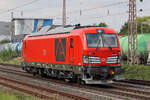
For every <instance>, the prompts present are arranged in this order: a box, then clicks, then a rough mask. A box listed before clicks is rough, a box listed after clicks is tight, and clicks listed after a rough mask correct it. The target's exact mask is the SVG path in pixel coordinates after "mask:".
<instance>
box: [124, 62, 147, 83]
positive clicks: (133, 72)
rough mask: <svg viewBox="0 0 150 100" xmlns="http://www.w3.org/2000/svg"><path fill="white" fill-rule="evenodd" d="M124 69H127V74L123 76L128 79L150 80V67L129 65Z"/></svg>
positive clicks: (125, 65)
mask: <svg viewBox="0 0 150 100" xmlns="http://www.w3.org/2000/svg"><path fill="white" fill-rule="evenodd" d="M123 68H124V69H125V73H124V74H123V76H124V77H125V78H126V79H139V80H150V77H149V76H150V66H144V65H133V66H129V65H127V64H124V65H123Z"/></svg>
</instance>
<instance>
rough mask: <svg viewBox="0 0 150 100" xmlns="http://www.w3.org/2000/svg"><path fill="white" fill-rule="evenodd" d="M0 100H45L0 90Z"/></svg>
mask: <svg viewBox="0 0 150 100" xmlns="http://www.w3.org/2000/svg"><path fill="white" fill-rule="evenodd" d="M0 100H43V99H39V98H37V97H32V96H25V95H23V94H19V93H15V92H12V91H8V90H4V89H2V88H0Z"/></svg>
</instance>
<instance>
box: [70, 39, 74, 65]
mask: <svg viewBox="0 0 150 100" xmlns="http://www.w3.org/2000/svg"><path fill="white" fill-rule="evenodd" d="M69 63H74V39H73V37H70V38H69Z"/></svg>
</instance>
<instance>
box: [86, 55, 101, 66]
mask: <svg viewBox="0 0 150 100" xmlns="http://www.w3.org/2000/svg"><path fill="white" fill-rule="evenodd" d="M83 63H85V64H88V63H89V64H100V57H92V56H85V55H84V56H83Z"/></svg>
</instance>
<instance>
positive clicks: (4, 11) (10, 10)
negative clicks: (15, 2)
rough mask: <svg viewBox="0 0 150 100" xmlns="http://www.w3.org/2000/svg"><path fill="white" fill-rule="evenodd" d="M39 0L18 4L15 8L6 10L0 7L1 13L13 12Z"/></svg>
mask: <svg viewBox="0 0 150 100" xmlns="http://www.w3.org/2000/svg"><path fill="white" fill-rule="evenodd" d="M38 1H40V0H32V1H30V2H27V3H25V4H22V5H19V6H16V7H14V8H10V9H6V10H3V9H0V14H4V13H7V12H12V11H14V10H16V9H19V8H23V7H25V6H28V5H31V4H33V3H35V2H38Z"/></svg>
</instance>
